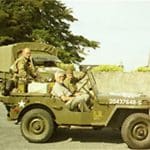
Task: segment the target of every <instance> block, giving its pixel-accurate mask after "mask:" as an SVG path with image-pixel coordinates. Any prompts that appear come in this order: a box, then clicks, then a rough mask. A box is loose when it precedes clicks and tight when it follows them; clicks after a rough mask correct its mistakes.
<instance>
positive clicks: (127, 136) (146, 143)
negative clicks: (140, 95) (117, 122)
mask: <svg viewBox="0 0 150 150" xmlns="http://www.w3.org/2000/svg"><path fill="white" fill-rule="evenodd" d="M121 135H122V138H123V140H124V141H125V142H126V143H127V145H128V146H129V147H130V148H137V149H144V148H150V117H149V116H148V115H146V114H144V113H135V114H132V115H130V116H129V117H127V118H126V120H125V121H124V123H123V125H122V128H121Z"/></svg>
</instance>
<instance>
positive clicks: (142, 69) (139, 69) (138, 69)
mask: <svg viewBox="0 0 150 150" xmlns="http://www.w3.org/2000/svg"><path fill="white" fill-rule="evenodd" d="M136 71H138V72H150V67H148V66H144V67H139V68H137V69H136Z"/></svg>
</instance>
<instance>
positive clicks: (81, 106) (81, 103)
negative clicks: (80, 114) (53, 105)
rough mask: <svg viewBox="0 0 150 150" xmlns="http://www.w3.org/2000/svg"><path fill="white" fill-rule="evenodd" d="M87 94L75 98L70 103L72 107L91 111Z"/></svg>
mask: <svg viewBox="0 0 150 150" xmlns="http://www.w3.org/2000/svg"><path fill="white" fill-rule="evenodd" d="M85 98H86V97H85V96H82V95H79V96H76V97H74V98H73V100H72V102H71V104H70V108H71V109H74V108H78V106H79V109H80V111H89V108H88V106H87V104H86V102H85Z"/></svg>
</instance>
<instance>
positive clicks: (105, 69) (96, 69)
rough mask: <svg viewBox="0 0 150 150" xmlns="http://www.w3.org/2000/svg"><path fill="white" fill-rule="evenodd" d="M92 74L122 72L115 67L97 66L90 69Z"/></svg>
mask: <svg viewBox="0 0 150 150" xmlns="http://www.w3.org/2000/svg"><path fill="white" fill-rule="evenodd" d="M92 71H93V72H109V71H123V68H122V67H120V66H116V65H99V66H96V67H93V68H92Z"/></svg>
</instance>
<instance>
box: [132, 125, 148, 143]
mask: <svg viewBox="0 0 150 150" xmlns="http://www.w3.org/2000/svg"><path fill="white" fill-rule="evenodd" d="M147 136H148V127H147V125H146V124H143V123H140V124H137V125H136V126H134V128H133V137H134V138H135V139H137V140H144V139H146V137H147Z"/></svg>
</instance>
